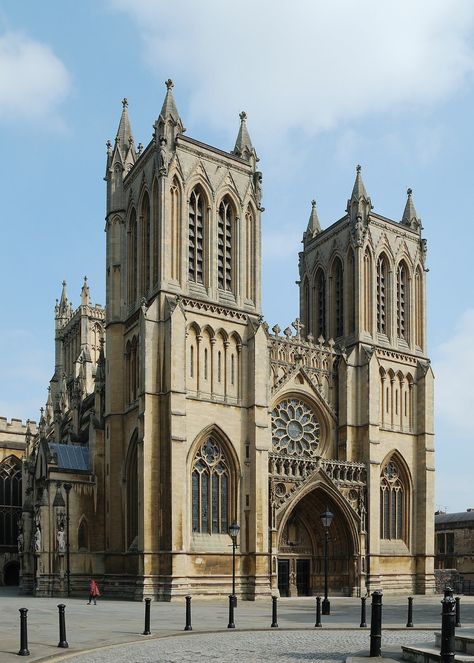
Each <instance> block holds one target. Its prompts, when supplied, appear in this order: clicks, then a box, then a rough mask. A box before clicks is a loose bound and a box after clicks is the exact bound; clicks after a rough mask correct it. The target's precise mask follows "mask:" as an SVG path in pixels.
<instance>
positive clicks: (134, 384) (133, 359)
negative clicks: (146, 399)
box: [129, 336, 139, 402]
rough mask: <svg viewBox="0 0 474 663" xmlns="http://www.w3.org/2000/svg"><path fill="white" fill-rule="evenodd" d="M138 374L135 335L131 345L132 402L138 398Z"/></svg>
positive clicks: (130, 375) (130, 376)
mask: <svg viewBox="0 0 474 663" xmlns="http://www.w3.org/2000/svg"><path fill="white" fill-rule="evenodd" d="M138 376H139V363H138V341H137V337H136V336H134V337H133V339H132V344H131V346H130V372H129V379H130V402H133V401H136V400H137V398H138Z"/></svg>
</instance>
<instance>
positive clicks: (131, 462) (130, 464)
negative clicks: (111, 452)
mask: <svg viewBox="0 0 474 663" xmlns="http://www.w3.org/2000/svg"><path fill="white" fill-rule="evenodd" d="M125 485H126V509H125V519H126V525H125V541H126V549H127V550H129V549H130V548H137V547H138V515H139V514H138V432H137V430H136V429H135V431H134V432H133V434H132V437H131V438H130V444H129V445H128V452H127V458H126V461H125Z"/></svg>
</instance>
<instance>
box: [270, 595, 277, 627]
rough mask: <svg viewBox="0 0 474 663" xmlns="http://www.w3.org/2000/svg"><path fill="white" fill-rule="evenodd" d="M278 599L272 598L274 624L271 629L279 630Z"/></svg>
mask: <svg viewBox="0 0 474 663" xmlns="http://www.w3.org/2000/svg"><path fill="white" fill-rule="evenodd" d="M277 601H278V598H277V597H276V596H272V623H271V625H270V626H271V628H278V607H277Z"/></svg>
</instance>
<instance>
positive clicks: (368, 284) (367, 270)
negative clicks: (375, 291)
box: [364, 249, 372, 334]
mask: <svg viewBox="0 0 474 663" xmlns="http://www.w3.org/2000/svg"><path fill="white" fill-rule="evenodd" d="M364 330H365V331H367V332H369V334H371V333H372V260H371V257H370V253H369V250H368V249H366V250H365V253H364Z"/></svg>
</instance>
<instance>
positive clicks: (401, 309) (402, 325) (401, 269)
mask: <svg viewBox="0 0 474 663" xmlns="http://www.w3.org/2000/svg"><path fill="white" fill-rule="evenodd" d="M408 310H409V289H408V270H407V267H406V265H405V263H404V262H403V261H402V262H401V263H400V264H399V265H398V268H397V335H398V338H402V339H404V340H405V341H408V340H409V339H408V329H409V327H408Z"/></svg>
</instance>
